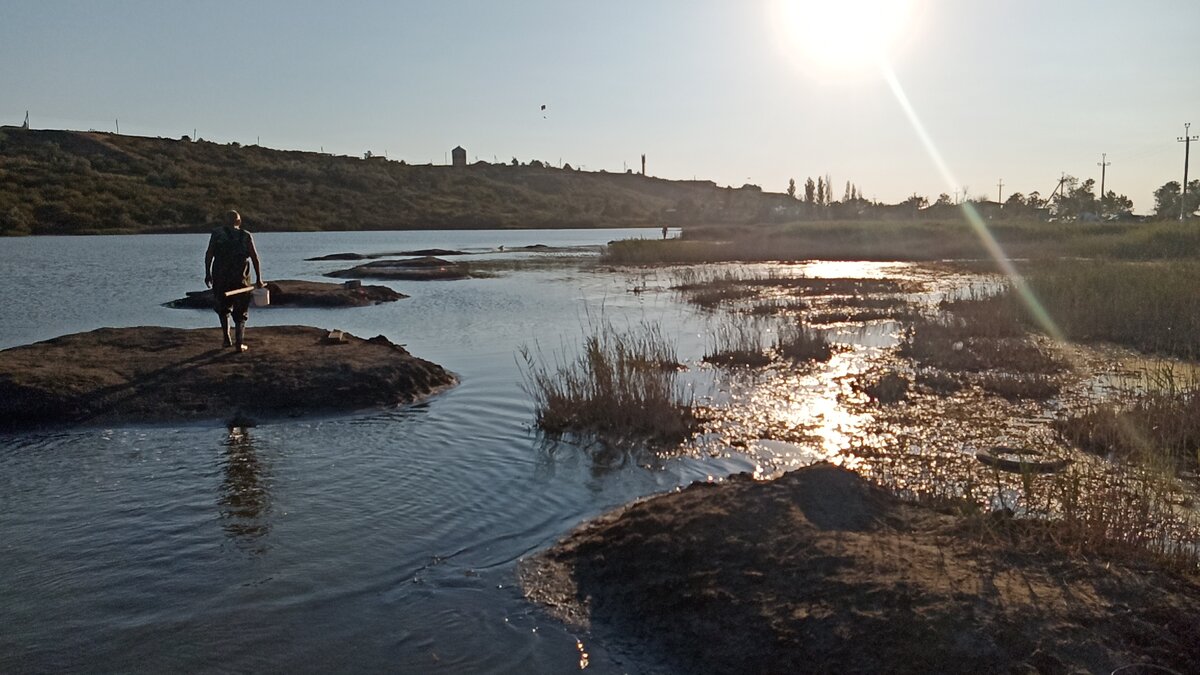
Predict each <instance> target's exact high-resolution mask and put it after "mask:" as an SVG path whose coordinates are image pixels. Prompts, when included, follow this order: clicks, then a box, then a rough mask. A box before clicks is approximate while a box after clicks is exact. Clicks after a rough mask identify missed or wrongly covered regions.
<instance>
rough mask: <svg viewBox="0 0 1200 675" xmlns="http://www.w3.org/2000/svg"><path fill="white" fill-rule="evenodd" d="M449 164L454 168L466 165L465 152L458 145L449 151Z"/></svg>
mask: <svg viewBox="0 0 1200 675" xmlns="http://www.w3.org/2000/svg"><path fill="white" fill-rule="evenodd" d="M450 163H451V164H453V165H454V166H466V165H467V151H466V150H464V149H463V146H461V145H460V146H458V147H457V148H454V149H453V150H451V151H450Z"/></svg>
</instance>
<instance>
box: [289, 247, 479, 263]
mask: <svg viewBox="0 0 1200 675" xmlns="http://www.w3.org/2000/svg"><path fill="white" fill-rule="evenodd" d="M402 255H466V253H464V252H463V251H455V250H452V249H445V248H423V249H418V250H416V251H395V252H392V253H330V254H329V255H322V256H317V257H316V258H305V260H306V261H309V262H322V261H326V260H377V259H379V258H392V257H396V256H402Z"/></svg>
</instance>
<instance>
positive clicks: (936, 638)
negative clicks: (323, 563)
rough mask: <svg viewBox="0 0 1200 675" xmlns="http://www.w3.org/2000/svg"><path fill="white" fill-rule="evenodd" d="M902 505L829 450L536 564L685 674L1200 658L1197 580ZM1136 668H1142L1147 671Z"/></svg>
mask: <svg viewBox="0 0 1200 675" xmlns="http://www.w3.org/2000/svg"><path fill="white" fill-rule="evenodd" d="M1031 527H1036V526H1032V525H1030V524H1028V523H1023V522H1022V521H1017V520H1013V519H1007V518H1003V517H999V516H982V517H981V519H980V520H975V521H964V520H963V519H961V518H959V517H956V516H952V515H947V514H943V513H939V512H937V511H934V510H932V509H929V508H926V507H922V506H918V505H915V504H911V503H906V502H902V501H900V500H898V499H896V498H895V497H892V496H890V495H889V494H888V493H886V492H884V491H883V490H880V489H879V488H876V487H873V486H871V485H870V484H868V483H867V482H866V481H865V480H863V479H862V478H860V477H858V476H857V475H856V474H854V473H852V472H850V471H846V470H843V469H840V468H836V467H834V466H832V465H828V464H818V465H814V466H812V467H809V468H805V469H800V470H797V471H794V472H791V473H788V474H785V475H784V476H782V477H780V478H778V479H776V480H773V481H767V482H759V481H755V480H752V479H751V478H749V477H748V476H745V475H742V476H735V477H733V478H731V479H730V480H728V481H726V482H723V483H721V484H695V485H692V486H691V487H689V488H687V489H685V490H683V491H680V492H676V493H670V494H666V495H661V496H658V497H652V498H649V499H647V500H644V501H641V502H638V503H635V504H633V505H630V506H627V507H625V508H623V509H620V510H618V511H616V512H614V513H612V514H609V515H607V516H604V517H602V518H600V519H598V520H596V521H594V522H592V523H589V524H586V525H584V526H582V527H581V528H579V529H578V530H576V531H575V532H573V533H572V534H571V535H570V536H568V537H567V538H566V539H564V540H563V541H561V542H560V543H559V544H557V545H555V546H553V547H552V548H550V549H549V550H547V551H544V552H542V553H539V554H537V555H536V556H533V557H531V558H529V559H526V560H524V561H522V563H521V570H520V571H521V579H522V583H523V585H524V588H525V592H526V594H527V596H528V597H529V598H530V599H531V600H533V601H535V602H538V603H541V604H543V605H545V606H546V607H548V608H549V609H550V611H551V613H553V614H555V615H556V616H558V617H559V618H561V619H563V620H566V621H568V622H570V623H573V624H575V625H580V626H587V627H590V628H591V629H592V630H593V631H596V630H600V631H606V632H611V633H613V634H614V635H615V636H617V637H616V638H615V639H618V640H629V641H633V642H637V643H640V644H644V645H650V646H652V648H653V649H654V650H655V651H656V652H658V653H660V654H661V655H663V657H664V658H666V659H667V660H668V662H670V663H673V664H674V665H676V666H678V667H679V669H680V671H681V672H713V673H765V672H780V673H782V672H792V673H808V672H813V673H818V672H909V673H929V672H978V673H1012V672H1016V673H1071V672H1093V673H1098V672H1103V673H1108V672H1111V671H1113V670H1114V669H1116V668H1119V667H1122V666H1126V665H1130V664H1155V665H1159V666H1165V667H1168V668H1172V669H1176V670H1178V671H1179V672H1186V671H1187V670H1188V669H1189V668H1190V667H1191V665H1192V664H1195V663H1200V643H1198V642H1197V641H1196V640H1195V639H1194V636H1195V635H1196V634H1198V633H1200V586H1198V585H1197V583H1196V580H1195V579H1194V578H1188V577H1185V576H1181V575H1176V574H1171V573H1168V572H1165V571H1161V570H1155V569H1152V568H1149V567H1146V566H1144V565H1137V564H1133V563H1126V562H1122V561H1120V560H1104V559H1076V558H1072V557H1070V556H1067V555H1064V554H1062V553H1059V552H1056V551H1055V550H1054V549H1053V547H1051V546H1048V545H1045V544H1047V543H1048V542H1049V541H1050V540H1051V538H1052V535H1053V533H1052V532H1049V531H1048V532H1045V533H1042V534H1044V535H1045V537H1042V536H1041V534H1039V533H1037V532H1031V531H1030V528H1031ZM1135 672H1136V671H1135Z"/></svg>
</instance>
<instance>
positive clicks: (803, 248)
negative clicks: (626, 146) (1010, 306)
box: [604, 217, 1200, 264]
mask: <svg viewBox="0 0 1200 675" xmlns="http://www.w3.org/2000/svg"><path fill="white" fill-rule="evenodd" d="M988 227H989V229H990V230H991V232H992V234H993V236H995V238H996V240H997V241H998V242H999V243H1000V245H1001V247H1002V248H1003V250H1004V251H1005V252H1006V253H1007V254H1008V255H1009V256H1010V257H1012V258H1025V259H1047V258H1069V257H1088V258H1103V259H1110V260H1180V259H1187V258H1192V257H1194V256H1195V255H1196V251H1198V250H1200V228H1197V227H1196V226H1195V224H1194V223H1178V222H1155V223H1045V222H1041V221H1036V220H1002V221H994V222H991V223H989V224H988ZM684 236H685V239H674V240H670V241H654V240H626V241H617V242H612V243H611V244H610V245H609V246H608V248H607V249H606V251H605V256H604V257H605V260H606V261H608V262H611V263H616V264H654V263H701V262H730V261H739V260H740V261H767V260H881V261H888V260H911V261H923V260H948V259H988V258H989V254H988V252H987V250H986V249H985V248H984V246H983V244H982V243H981V242H980V239H979V237H978V236H977V235H976V234H975V233H974V231H973V229H972V228H971V227H970V226H969V225H968V222H967V220H966V218H965V217H962V218H952V219H946V220H941V221H924V220H920V221H917V220H876V221H848V220H846V221H806V222H796V223H786V224H772V225H768V224H761V225H755V226H753V227H748V226H729V225H724V226H707V227H705V226H696V227H688V228H686V229H685V231H684Z"/></svg>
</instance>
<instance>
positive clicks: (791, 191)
mask: <svg viewBox="0 0 1200 675" xmlns="http://www.w3.org/2000/svg"><path fill="white" fill-rule="evenodd" d="M787 196H789V197H791V198H792V199H795V198H796V179H795V178H789V179H788V187H787Z"/></svg>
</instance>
